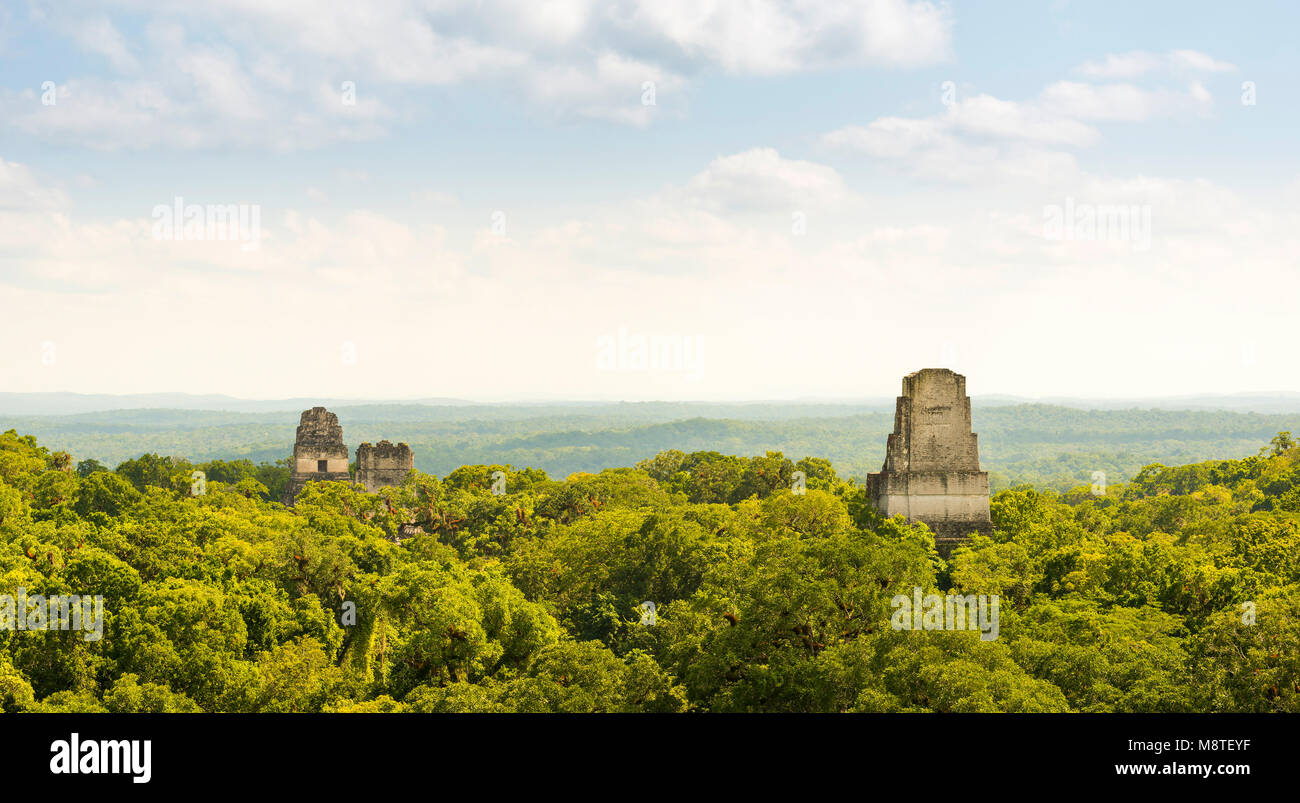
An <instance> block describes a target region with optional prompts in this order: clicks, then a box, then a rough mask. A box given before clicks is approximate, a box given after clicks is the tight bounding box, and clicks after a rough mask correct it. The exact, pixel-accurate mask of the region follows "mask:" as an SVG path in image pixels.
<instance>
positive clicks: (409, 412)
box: [0, 394, 1300, 489]
mask: <svg viewBox="0 0 1300 803" xmlns="http://www.w3.org/2000/svg"><path fill="white" fill-rule="evenodd" d="M10 395H13V394H10ZM51 395H59V394H51ZM196 398H207V397H196ZM262 403H265V404H274V403H273V402H262ZM278 404H281V405H287V409H282V410H274V411H231V410H199V409H174V408H172V409H119V410H108V411H100V412H85V413H78V414H63V415H14V414H4V413H0V431H3V430H6V429H11V428H12V429H16V430H17V431H18V432H19V433H20V434H31V435H35V436H36V437H37V438H38V439H39V440H40V442H41V443H42V444H43V445H47V446H49V447H50V448H52V449H62V450H66V451H68V452H70V453H71V454H72V455H73V456H74V457H75V458H76V459H78V460H81V459H86V458H94V459H96V460H98V461H100V462H102V463H104V464H106V465H109V466H115V465H117V464H118V463H120V462H121V461H123V460H126V459H128V458H132V457H137V456H139V455H140V454H143V453H146V452H156V453H158V454H162V455H175V456H178V457H185V458H188V459H190V460H194V461H202V460H211V459H241V458H247V459H250V460H252V461H254V462H274V461H276V460H280V459H283V458H285V457H286V456H288V455H289V454H290V452H291V451H292V449H293V439H294V429H295V427H296V425H297V423H298V413H299V412H300V411H301V410H303V409H306V408H307V407H311V406H315V405H316V404H325V406H328V407H330V408H331V409H333V410H334V411H335V412H336V413H338V416H339V422H340V423H341V424H342V425H343V436H344V442H345V443H346V444H348V446H349V448H350V449H355V448H356V446H357V445H358V444H360V443H362V442H363V441H370V442H372V443H373V442H376V441H379V440H381V439H385V438H386V439H388V440H391V441H394V442H397V441H405V442H406V443H409V444H410V445H411V448H412V449H413V450H414V452H415V465H416V468H418V469H420V470H421V471H426V472H431V473H436V474H439V475H446V474H447V473H448V472H450V471H451V470H452V469H454V468H456V467H457V466H461V465H465V464H476V463H484V464H493V463H497V464H510V465H514V466H516V467H523V466H532V467H535V468H540V469H543V470H545V471H546V472H547V473H549V474H550V475H552V476H554V477H565V476H568V475H569V474H571V473H573V472H578V471H589V472H596V471H600V470H602V469H605V468H613V467H619V466H630V465H633V464H635V463H636V462H637V461H639V460H642V459H645V458H647V457H651V456H653V455H655V454H656V453H658V452H660V451H663V450H667V449H680V450H683V451H688V452H689V451H697V450H698V451H718V452H722V453H726V454H737V455H759V454H763V453H765V452H767V451H769V450H771V451H781V452H784V453H785V454H786V455H787V456H789V457H792V458H794V459H799V458H801V457H804V456H816V457H825V458H827V459H829V460H831V462H832V463H833V464H834V466H835V468H836V470H837V471H839V472H840V473H841V474H842V475H845V476H849V477H858V478H861V477H864V476H865V475H866V474H867V473H868V472H871V471H877V470H879V468H880V463H881V461H882V460H883V458H884V449H885V439H886V436H887V435H888V433H889V432H890V430H891V429H892V428H893V403H892V400H891V401H890V402H889V403H887V404H886V403H883V402H879V401H878V402H875V403H874V404H873V403H860V404H846V403H839V404H836V403H829V402H828V403H799V404H795V403H775V402H761V403H747V404H739V403H736V404H721V403H716V404H706V403H679V402H644V403H580V402H571V403H566V404H558V403H557V404H534V405H485V404H466V403H456V402H454V401H453V400H445V401H443V402H442V403H439V404H413V403H403V404H377V403H373V402H353V403H334V402H329V401H328V400H310V401H307V400H292V399H290V400H285V401H282V402H278ZM972 419H973V424H974V429H975V431H976V433H978V435H979V443H980V458H981V461H982V464H983V467H984V468H985V469H986V470H988V471H989V472H990V474H991V475H992V476H991V479H992V481H993V486H994V488H995V489H998V488H1005V487H1008V486H1009V485H1012V484H1017V483H1022V482H1028V483H1033V484H1035V485H1038V486H1040V487H1053V488H1062V489H1064V488H1069V487H1072V486H1075V485H1079V484H1088V483H1089V482H1090V481H1091V476H1092V473H1093V472H1094V471H1103V472H1105V473H1106V476H1107V478H1108V481H1109V482H1120V481H1123V480H1124V479H1125V478H1127V477H1130V476H1132V475H1133V474H1134V473H1135V472H1136V471H1138V470H1139V469H1140V468H1142V467H1143V466H1144V465H1147V464H1149V463H1153V462H1160V463H1164V464H1166V465H1179V464H1185V463H1193V462H1198V461H1201V460H1209V459H1228V458H1239V457H1244V456H1247V455H1251V454H1255V453H1256V452H1257V451H1258V450H1259V448H1260V447H1261V446H1263V445H1264V444H1266V443H1267V442H1268V441H1269V439H1270V438H1271V437H1272V436H1273V435H1274V434H1276V433H1277V432H1278V431H1281V430H1290V431H1292V432H1297V433H1300V412H1288V413H1257V412H1236V411H1229V410H1175V409H1152V408H1146V409H1133V408H1126V409H1081V408H1078V407H1069V406H1061V405H1046V404H1016V405H1011V404H1008V403H1006V401H1004V402H1003V403H1002V404H998V403H996V402H993V403H990V402H987V401H984V400H980V399H976V400H975V401H974V402H973V410H972Z"/></svg>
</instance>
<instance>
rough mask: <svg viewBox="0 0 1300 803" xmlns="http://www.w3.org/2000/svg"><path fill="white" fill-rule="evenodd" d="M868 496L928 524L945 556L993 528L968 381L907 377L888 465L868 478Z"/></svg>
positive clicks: (937, 374) (921, 374)
mask: <svg viewBox="0 0 1300 803" xmlns="http://www.w3.org/2000/svg"><path fill="white" fill-rule="evenodd" d="M867 494H868V496H869V497H870V498H871V499H872V500H873V501H874V502H875V505H876V507H877V508H879V509H880V511H881V512H882V513H884V514H885V515H886V516H895V515H899V514H901V515H903V516H906V517H907V519H908V521H921V522H924V523H925V524H926V525H927V526H929V528H930V529H931V530H932V531H933V532H934V540H935V545H936V546H937V547H938V548H939V551H940V552H941V553H943V554H945V555H947V554H949V553H950V552H951V551H952V550H953V548H954V547H955V546H957V545H958V544H960V543H961V542H963V541H965V540H966V539H967V538H968V537H969V535H970V533H972V532H983V533H987V532H989V531H991V530H992V529H993V524H992V521H991V520H990V518H989V475H988V473H986V472H983V471H980V458H979V446H978V444H977V441H976V436H975V433H973V432H971V422H970V397H968V396H967V395H966V377H964V376H962V375H961V374H958V373H954V372H952V371H949V370H948V369H947V368H925V369H922V370H920V371H917V372H916V373H913V374H908V375H907V376H905V377H903V395H902V396H899V397H898V403H897V406H896V408H895V411H894V432H893V434H891V435H890V436H889V443H888V445H887V447H886V452H885V464H884V466H883V467H882V468H881V469H880V473H878V474H868V475H867Z"/></svg>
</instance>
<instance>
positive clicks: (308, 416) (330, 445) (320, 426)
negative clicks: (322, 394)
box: [284, 407, 352, 505]
mask: <svg viewBox="0 0 1300 803" xmlns="http://www.w3.org/2000/svg"><path fill="white" fill-rule="evenodd" d="M326 480H330V481H335V482H350V481H351V480H352V474H351V473H350V472H349V471H348V447H346V446H344V445H343V427H341V426H339V417H338V416H337V415H335V414H334V413H331V412H330V411H328V410H326V409H325V408H324V407H313V408H311V409H310V410H304V411H303V413H302V417H301V418H300V419H299V421H298V437H297V438H296V439H295V440H294V444H293V473H291V474H290V475H289V485H288V487H287V488H285V490H284V503H285V504H286V505H292V504H293V501H294V500H295V499H297V498H298V492H299V491H301V490H302V486H304V485H306V484H307V483H309V482H312V481H322V482H323V481H326Z"/></svg>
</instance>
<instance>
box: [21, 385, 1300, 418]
mask: <svg viewBox="0 0 1300 803" xmlns="http://www.w3.org/2000/svg"><path fill="white" fill-rule="evenodd" d="M971 399H972V403H973V404H974V405H975V406H986V407H988V406H1014V405H1021V404H1045V405H1052V406H1058V407H1075V408H1079V409H1084V410H1132V409H1138V410H1148V409H1156V410H1231V411H1235V412H1242V413H1300V393H1293V392H1283V391H1277V392H1261V393H1235V394H1198V395H1191V396H1153V397H1125V398H1088V397H1067V396H1049V397H1041V398H1030V397H1025V396H1011V395H1005V394H988V395H980V394H975V395H974V396H972V397H971ZM316 406H324V407H328V408H330V409H331V410H334V409H336V408H342V407H393V406H400V407H417V408H424V407H439V408H442V407H447V408H453V409H460V410H464V409H469V408H483V409H492V410H500V409H524V410H531V411H534V412H535V411H536V410H537V409H539V408H544V409H548V410H592V409H608V408H622V407H634V408H646V409H651V410H653V409H656V408H679V409H690V410H692V411H693V412H691V413H689V414H683V415H681V417H686V418H690V417H704V418H741V417H767V416H769V415H770V412H771V411H772V410H774V409H780V410H784V409H794V408H798V409H801V410H803V411H804V412H802V413H799V415H806V416H812V415H821V414H824V413H823V412H819V411H821V410H826V409H834V410H838V411H849V412H853V411H873V412H874V411H878V410H881V409H886V410H892V409H894V397H893V396H878V397H863V398H860V399H794V400H758V401H722V402H705V401H692V402H620V401H599V400H587V401H583V400H553V401H512V402H478V401H472V400H468V399H457V398H441V397H439V398H417V399H346V398H344V399H339V398H321V397H300V398H290V399H241V398H236V397H234V396H225V395H221V394H192V393H135V394H124V395H114V394H106V393H62V392H55V393H5V392H0V416H39V415H77V414H82V413H96V412H107V411H112V410H202V411H215V412H232V413H258V412H263V413H269V412H286V411H289V412H292V411H299V410H305V409H307V408H309V407H316ZM732 409H740V410H745V411H748V412H750V413H752V415H749V416H745V415H735V414H731V413H728V412H725V411H727V410H732ZM781 417H790V416H781Z"/></svg>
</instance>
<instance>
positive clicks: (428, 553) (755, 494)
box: [0, 431, 1300, 712]
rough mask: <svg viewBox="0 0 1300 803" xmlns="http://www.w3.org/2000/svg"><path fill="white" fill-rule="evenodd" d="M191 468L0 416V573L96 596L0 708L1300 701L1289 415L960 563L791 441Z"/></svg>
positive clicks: (1055, 502)
mask: <svg viewBox="0 0 1300 803" xmlns="http://www.w3.org/2000/svg"><path fill="white" fill-rule="evenodd" d="M199 469H200V470H203V471H204V472H205V475H206V485H205V486H204V487H202V489H201V491H202V492H201V493H199V492H198V491H196V489H195V486H194V484H193V481H192V478H191V472H192V471H193V470H195V466H191V465H189V464H187V463H185V462H184V461H178V460H174V459H170V458H160V457H158V456H157V455H153V454H146V455H143V456H141V457H138V458H135V459H132V460H128V461H125V462H124V463H122V464H121V465H119V466H117V467H116V469H115V470H108V469H107V468H105V467H104V466H102V465H99V464H97V463H95V462H93V461H87V460H83V461H80V462H77V461H74V460H72V458H71V457H70V456H69V455H68V454H67V453H65V452H52V451H50V450H49V449H47V448H45V447H42V446H40V445H38V443H37V441H36V439H35V438H33V437H30V436H18V435H17V434H16V433H15V432H13V431H10V432H7V433H5V434H4V435H0V593H6V594H11V595H13V594H17V593H18V589H20V588H22V589H25V590H26V593H28V594H37V593H39V594H43V595H46V596H49V595H55V594H83V595H102V596H103V598H104V626H103V636H102V638H100V639H98V640H87V639H86V638H85V637H84V635H85V634H83V633H80V632H75V631H60V630H26V631H19V630H0V709H3V710H4V711H125V712H135V711H200V710H201V711H338V712H346V711H380V712H383V711H415V712H437V711H563V712H591V711H656V712H677V711H1292V712H1295V711H1300V448H1296V446H1295V445H1294V443H1293V442H1292V440H1291V438H1290V437H1289V436H1288V435H1286V434H1285V433H1283V434H1280V435H1278V436H1277V437H1276V438H1274V440H1273V442H1272V443H1271V444H1270V445H1269V446H1268V447H1265V449H1264V450H1263V451H1262V452H1261V454H1260V455H1258V456H1254V457H1248V458H1245V459H1241V460H1216V461H1212V462H1208V463H1198V464H1193V465H1184V466H1178V467H1166V466H1161V465H1151V466H1148V467H1146V468H1144V469H1143V470H1141V471H1140V472H1138V473H1137V475H1136V476H1135V477H1134V478H1133V480H1132V482H1130V483H1128V484H1125V485H1113V484H1112V485H1110V486H1109V487H1108V488H1106V492H1105V494H1104V495H1098V494H1095V493H1093V491H1092V489H1090V488H1088V487H1078V488H1075V489H1073V490H1070V491H1068V492H1066V493H1056V492H1053V491H1047V490H1036V489H1034V488H1032V487H1027V486H1021V487H1016V488H1012V489H1010V490H1006V491H1003V492H1001V493H998V494H997V495H996V496H995V498H994V499H993V504H992V510H993V516H994V520H995V524H996V530H995V531H994V533H993V534H992V536H991V537H977V538H974V539H973V540H972V541H971V543H970V545H969V546H968V547H965V548H962V549H960V550H958V551H957V552H956V553H955V554H954V555H952V556H951V559H950V560H948V561H945V560H943V559H941V558H940V556H939V555H938V553H937V552H936V551H935V548H934V540H933V536H932V535H931V534H930V532H929V530H928V529H926V528H925V527H924V526H923V525H908V524H905V523H903V522H902V521H901V520H882V519H881V518H880V517H879V516H878V515H877V514H876V513H875V512H874V511H873V509H872V508H871V506H870V505H868V504H867V503H866V500H865V499H864V496H863V491H862V489H861V487H860V486H859V485H857V484H856V483H852V482H847V481H845V480H843V479H841V478H840V477H838V476H837V474H836V472H835V470H834V469H833V468H832V464H831V462H830V461H828V460H824V459H817V458H805V459H803V460H801V461H798V462H794V461H791V460H789V459H787V458H785V457H784V456H783V455H782V454H780V453H777V452H769V453H767V454H765V455H763V456H761V457H752V458H742V457H733V456H728V455H725V454H720V453H718V452H694V453H685V452H682V451H666V452H661V453H660V454H658V455H656V456H655V457H653V458H651V459H648V460H645V461H642V462H641V463H639V464H638V465H637V466H636V467H635V468H621V469H609V470H605V471H601V472H600V473H597V474H592V473H578V474H574V475H572V476H569V477H568V478H567V479H566V480H563V481H557V480H552V479H550V478H549V477H548V476H547V475H546V474H545V473H544V472H543V471H540V470H537V469H522V470H517V469H515V468H513V467H511V466H508V465H468V466H462V467H459V468H457V469H455V470H453V471H450V472H449V473H447V475H446V476H445V477H443V478H441V479H439V478H437V477H435V476H432V475H429V474H423V473H416V474H413V475H412V476H411V477H410V478H409V479H408V481H407V482H406V483H405V485H403V486H402V487H400V488H394V489H386V490H384V491H382V492H381V493H379V494H374V495H372V494H366V493H363V492H361V491H359V490H358V489H356V488H354V487H351V486H349V485H347V484H344V483H314V484H310V485H309V486H308V487H307V488H306V490H305V491H304V492H303V494H302V495H301V496H300V497H299V500H298V504H297V505H296V507H295V508H292V509H287V508H285V507H283V506H281V505H280V504H278V503H277V502H274V501H270V499H272V498H274V497H275V496H277V492H276V491H275V490H273V488H272V487H271V486H272V485H275V484H276V483H282V482H283V469H278V468H277V467H275V466H266V465H264V466H257V465H254V464H252V463H250V462H246V461H244V462H240V461H235V462H229V463H227V462H220V461H217V462H213V463H208V464H204V465H202V466H200V467H199ZM495 472H502V473H503V475H504V477H505V487H504V493H494V490H493V486H494V473H495ZM795 472H802V477H803V478H804V479H805V481H806V489H801V490H803V492H801V493H797V492H795V491H794V490H792V487H795V486H797V482H796V475H795ZM496 489H497V490H498V491H500V490H502V489H501V488H500V485H499V483H498V484H497V488H496ZM417 528H418V529H417ZM404 534H406V535H408V536H409V537H402V536H403V535H404ZM918 586H919V587H920V588H922V589H925V590H927V591H938V592H940V593H942V592H943V591H944V590H947V589H953V590H955V591H957V592H960V593H969V594H998V595H1000V596H1001V601H1002V605H1001V609H1000V615H1001V626H1000V635H999V637H998V638H997V639H996V640H990V641H985V640H981V639H980V638H978V634H976V633H974V632H971V631H924V630H918V631H909V630H893V629H892V628H891V627H890V614H891V611H892V608H891V604H890V600H891V598H892V597H893V596H894V595H895V594H900V593H901V594H909V593H911V590H912V589H913V588H914V587H918ZM647 601H649V602H653V603H654V606H655V609H654V614H655V615H654V620H653V624H650V623H649V622H648V621H647V620H646V619H645V618H644V617H645V613H644V611H643V608H642V605H643V603H645V602H647ZM1247 610H1249V611H1250V612H1251V613H1250V614H1249V615H1248V614H1247V613H1245V612H1246V611H1247Z"/></svg>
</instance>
